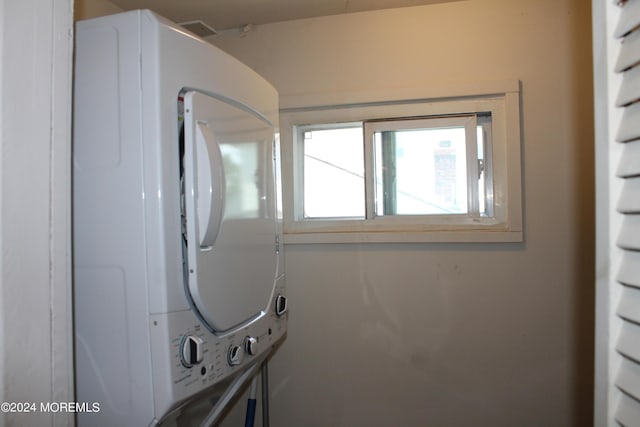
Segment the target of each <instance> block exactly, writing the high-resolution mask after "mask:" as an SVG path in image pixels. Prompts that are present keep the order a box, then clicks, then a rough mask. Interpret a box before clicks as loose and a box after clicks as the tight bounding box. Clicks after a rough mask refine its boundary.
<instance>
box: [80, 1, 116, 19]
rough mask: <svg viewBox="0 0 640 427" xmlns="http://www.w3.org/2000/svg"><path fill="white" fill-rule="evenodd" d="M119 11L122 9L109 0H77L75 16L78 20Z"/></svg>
mask: <svg viewBox="0 0 640 427" xmlns="http://www.w3.org/2000/svg"><path fill="white" fill-rule="evenodd" d="M118 12H122V9H121V8H119V7H118V6H116V5H115V4H113V3H111V2H110V1H109V0H75V2H74V11H73V18H74V19H75V20H76V21H78V20H81V19H89V18H96V17H98V16H104V15H111V14H113V13H118Z"/></svg>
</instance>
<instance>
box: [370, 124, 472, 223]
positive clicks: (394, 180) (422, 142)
mask: <svg viewBox="0 0 640 427" xmlns="http://www.w3.org/2000/svg"><path fill="white" fill-rule="evenodd" d="M374 146H375V147H374V150H375V174H376V177H375V180H376V215H378V216H383V215H443V214H466V213H467V211H468V208H467V160H466V157H467V156H466V147H465V128H464V126H458V127H450V128H431V129H404V130H403V129H400V130H390V131H377V132H375V133H374Z"/></svg>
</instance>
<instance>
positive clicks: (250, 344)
mask: <svg viewBox="0 0 640 427" xmlns="http://www.w3.org/2000/svg"><path fill="white" fill-rule="evenodd" d="M244 351H245V353H247V354H248V355H249V356H255V355H256V354H258V339H257V338H255V337H249V336H247V337H245V338H244Z"/></svg>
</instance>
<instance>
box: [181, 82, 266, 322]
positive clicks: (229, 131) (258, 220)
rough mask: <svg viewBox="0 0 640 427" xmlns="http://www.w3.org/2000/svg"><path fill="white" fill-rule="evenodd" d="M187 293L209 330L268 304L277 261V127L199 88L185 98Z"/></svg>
mask: <svg viewBox="0 0 640 427" xmlns="http://www.w3.org/2000/svg"><path fill="white" fill-rule="evenodd" d="M184 136H185V141H184V144H185V145H184V149H185V151H184V158H183V166H184V168H183V170H184V177H183V191H184V197H183V218H184V221H185V227H184V228H185V230H184V235H185V245H186V247H185V251H184V252H185V256H186V258H187V260H186V262H185V268H186V277H187V286H186V287H187V294H188V296H189V297H190V299H191V301H192V303H193V306H194V308H195V309H196V310H197V312H198V313H199V315H200V317H201V319H202V320H203V321H204V322H205V323H206V324H207V325H208V326H209V328H210V329H211V330H212V331H216V332H224V331H226V330H229V329H231V328H232V327H234V326H237V325H239V324H242V323H244V322H246V321H248V320H251V319H253V318H255V317H257V316H259V315H260V314H261V313H263V312H264V311H265V310H266V309H267V308H268V306H269V303H270V301H271V295H272V292H273V287H274V283H275V278H276V274H277V265H278V250H277V247H276V233H277V227H276V224H277V223H276V212H275V209H276V200H275V191H274V187H275V180H274V161H273V138H274V130H273V127H272V126H271V125H270V124H269V123H267V122H266V121H265V120H263V119H261V118H258V116H257V115H256V114H253V113H250V112H248V110H244V109H242V108H240V107H236V106H234V105H232V104H231V103H229V102H225V101H224V100H221V99H217V98H215V97H213V96H209V95H205V94H203V93H200V92H195V91H191V92H188V93H186V94H185V96H184Z"/></svg>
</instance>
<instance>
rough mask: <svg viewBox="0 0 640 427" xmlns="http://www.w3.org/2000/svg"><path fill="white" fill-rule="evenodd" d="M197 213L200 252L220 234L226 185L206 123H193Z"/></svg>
mask: <svg viewBox="0 0 640 427" xmlns="http://www.w3.org/2000/svg"><path fill="white" fill-rule="evenodd" d="M195 127H196V141H195V142H196V158H197V166H196V167H197V179H198V182H197V206H198V207H197V212H198V234H199V240H200V249H202V250H208V249H211V248H212V247H213V244H214V243H215V241H216V238H217V237H218V233H219V232H220V226H221V224H222V218H223V216H224V205H225V195H226V194H225V193H226V182H225V174H224V163H223V161H222V152H221V151H220V145H219V144H218V142H217V141H216V138H215V135H214V133H213V132H212V131H211V129H210V128H209V126H208V125H207V123H206V122H204V121H200V120H197V121H196V126H195Z"/></svg>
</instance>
